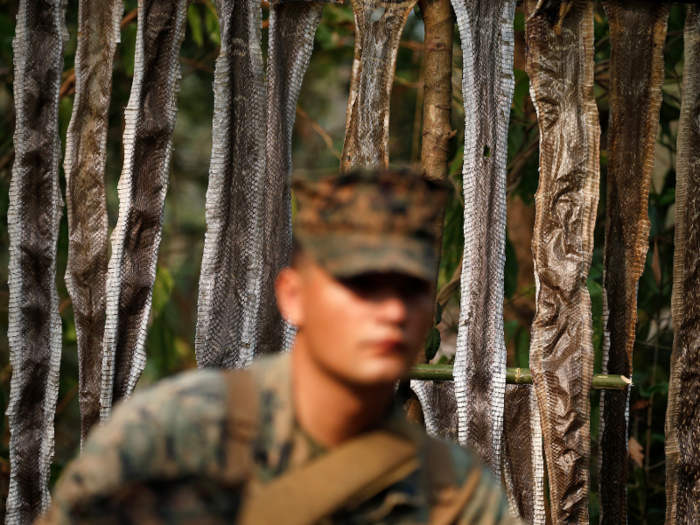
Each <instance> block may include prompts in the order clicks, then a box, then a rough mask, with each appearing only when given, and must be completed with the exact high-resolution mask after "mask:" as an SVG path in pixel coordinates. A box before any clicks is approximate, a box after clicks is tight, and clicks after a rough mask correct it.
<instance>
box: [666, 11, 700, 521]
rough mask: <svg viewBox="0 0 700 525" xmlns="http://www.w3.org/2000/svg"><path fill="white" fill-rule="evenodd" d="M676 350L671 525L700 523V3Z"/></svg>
mask: <svg viewBox="0 0 700 525" xmlns="http://www.w3.org/2000/svg"><path fill="white" fill-rule="evenodd" d="M677 166H678V171H677V173H676V253H675V255H674V265H673V300H672V312H673V330H674V340H673V354H672V357H671V379H670V383H669V388H668V409H667V411H666V502H667V503H666V505H667V509H666V525H691V524H695V523H699V522H700V501H698V498H697V497H696V493H697V489H696V487H697V486H698V484H700V467H699V466H698V458H700V421H699V420H698V417H697V413H698V408H699V406H698V404H699V401H700V396H698V388H699V387H698V376H699V375H700V353H699V352H698V349H700V314H699V312H698V309H699V308H700V280H699V279H698V274H699V271H700V206H698V203H699V202H700V6H697V5H694V6H688V14H687V18H686V22H685V70H684V72H683V101H682V105H681V118H680V124H679V128H678V160H677Z"/></svg>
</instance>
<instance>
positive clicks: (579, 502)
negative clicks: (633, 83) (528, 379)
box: [525, 0, 600, 525]
mask: <svg viewBox="0 0 700 525" xmlns="http://www.w3.org/2000/svg"><path fill="white" fill-rule="evenodd" d="M525 20H526V26H525V30H526V40H527V50H528V51H527V72H528V75H529V77H530V93H531V96H532V101H533V103H534V105H535V109H536V110H537V118H538V123H539V128H540V180H539V187H538V189H537V194H536V195H535V209H536V217H535V231H534V236H533V241H532V252H533V258H534V267H535V285H536V308H537V309H536V314H535V318H534V320H533V324H532V338H531V344H530V369H531V371H532V377H533V381H534V386H535V392H536V394H537V401H538V408H539V413H540V418H541V422H542V434H543V438H544V448H545V456H546V460H547V469H548V473H549V487H550V498H551V508H552V522H553V523H554V524H555V525H560V524H561V525H563V524H567V525H573V524H578V525H583V524H588V491H589V482H590V473H589V459H590V447H591V443H590V400H589V394H590V391H591V385H592V381H593V344H592V319H591V300H590V296H589V294H588V289H587V288H586V278H587V276H588V271H589V269H590V264H591V259H592V255H593V228H594V226H595V215H596V208H597V205H598V191H599V172H600V167H599V142H600V126H599V123H598V111H597V108H596V103H595V98H594V94H593V70H594V62H593V49H594V35H593V3H592V2H590V1H589V0H551V1H548V2H542V1H539V2H538V1H537V0H526V1H525Z"/></svg>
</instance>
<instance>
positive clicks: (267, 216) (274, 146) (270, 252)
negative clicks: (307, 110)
mask: <svg viewBox="0 0 700 525" xmlns="http://www.w3.org/2000/svg"><path fill="white" fill-rule="evenodd" d="M323 7H324V4H322V3H319V2H309V1H293V2H286V3H278V2H272V3H271V4H270V26H269V34H270V36H269V40H268V60H267V141H266V146H265V151H266V164H265V179H264V182H263V197H262V209H263V215H262V217H263V218H262V249H261V261H262V264H261V279H260V283H261V293H260V300H259V302H258V311H257V314H256V341H257V352H256V353H257V354H260V355H263V354H269V353H271V352H278V351H280V349H289V348H290V347H291V345H292V342H293V336H294V333H295V332H294V330H293V328H292V327H291V326H290V325H288V324H286V323H285V322H284V321H283V319H282V317H281V315H280V313H279V310H278V308H277V306H276V302H275V287H274V284H275V277H276V276H277V273H278V272H279V270H281V269H282V268H283V267H285V266H288V265H289V264H290V262H291V253H292V202H291V190H290V180H289V179H290V174H291V172H292V128H293V126H294V119H295V117H296V109H297V99H298V98H299V91H300V90H301V84H302V80H303V78H304V73H305V72H306V69H307V67H308V65H309V60H310V59H311V51H312V50H313V45H314V35H315V34H316V27H317V26H318V24H319V22H320V21H321V14H322V13H323Z"/></svg>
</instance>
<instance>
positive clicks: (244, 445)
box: [225, 370, 258, 483]
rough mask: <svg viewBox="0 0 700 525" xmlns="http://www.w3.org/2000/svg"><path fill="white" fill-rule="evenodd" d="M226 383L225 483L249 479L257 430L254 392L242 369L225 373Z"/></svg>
mask: <svg viewBox="0 0 700 525" xmlns="http://www.w3.org/2000/svg"><path fill="white" fill-rule="evenodd" d="M225 381H226V396H227V399H226V409H227V420H228V421H227V425H226V431H227V434H228V435H227V436H226V469H225V470H226V472H225V477H226V479H227V480H228V481H229V482H233V483H237V482H239V481H241V480H242V479H247V478H249V477H250V475H251V473H252V469H253V458H252V453H251V442H252V440H253V438H254V437H255V434H256V433H257V429H258V392H257V389H256V388H255V383H254V380H253V376H252V374H251V373H250V372H248V371H246V370H234V371H231V372H226V373H225Z"/></svg>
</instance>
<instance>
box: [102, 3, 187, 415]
mask: <svg viewBox="0 0 700 525" xmlns="http://www.w3.org/2000/svg"><path fill="white" fill-rule="evenodd" d="M187 5H188V2H187V0H142V1H141V2H139V13H138V32H137V37H136V60H135V66H134V79H133V82H132V85H131V96H130V97H129V104H128V105H127V107H126V111H125V120H126V128H125V129H124V166H123V168H122V176H121V179H120V180H119V186H118V188H119V219H118V221H117V225H116V227H115V228H114V232H112V257H111V259H110V261H109V271H108V275H107V318H106V321H105V336H104V355H103V360H102V392H101V396H100V418H101V419H102V420H105V419H107V418H108V417H109V415H110V413H111V410H112V406H113V405H114V404H116V403H117V402H118V401H120V400H123V399H126V398H128V397H129V396H130V395H131V392H132V391H133V389H134V386H136V382H137V381H138V378H139V376H140V375H141V372H142V371H143V368H144V366H145V364H146V354H145V351H144V344H145V340H146V329H147V323H148V316H149V314H150V310H151V300H152V298H153V283H154V282H155V277H156V263H157V260H158V245H159V244H160V239H161V235H162V226H163V208H164V205H165V193H166V191H167V188H168V173H169V169H170V158H171V156H172V148H173V146H172V132H173V128H174V127H175V118H176V115H177V94H178V91H179V86H180V62H179V53H180V45H181V44H182V40H183V39H184V36H185V23H186V19H187Z"/></svg>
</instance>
